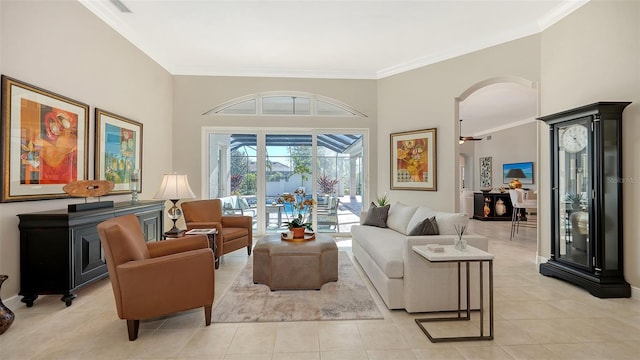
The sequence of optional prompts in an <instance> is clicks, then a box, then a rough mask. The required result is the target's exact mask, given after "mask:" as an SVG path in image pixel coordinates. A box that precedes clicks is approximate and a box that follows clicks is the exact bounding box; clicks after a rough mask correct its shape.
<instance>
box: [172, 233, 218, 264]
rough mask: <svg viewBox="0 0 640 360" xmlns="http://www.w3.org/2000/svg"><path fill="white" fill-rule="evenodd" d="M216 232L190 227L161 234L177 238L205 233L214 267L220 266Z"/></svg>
mask: <svg viewBox="0 0 640 360" xmlns="http://www.w3.org/2000/svg"><path fill="white" fill-rule="evenodd" d="M217 234H218V230H216V229H191V230H189V231H181V232H180V233H179V234H177V235H176V234H167V233H166V232H165V233H164V234H163V235H164V238H165V239H178V238H181V237H185V236H189V235H207V238H208V239H209V247H211V250H213V254H214V259H215V264H214V265H215V268H216V269H217V268H219V267H220V259H219V258H218V256H217V255H216V254H217V253H216V250H217V247H218V246H217V245H216V235H217Z"/></svg>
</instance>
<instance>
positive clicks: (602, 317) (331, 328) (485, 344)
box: [0, 220, 640, 360]
mask: <svg viewBox="0 0 640 360" xmlns="http://www.w3.org/2000/svg"><path fill="white" fill-rule="evenodd" d="M509 227H510V222H479V221H474V220H472V221H471V225H470V230H471V231H473V232H476V233H480V234H483V235H486V236H488V237H489V239H490V241H489V251H490V252H491V253H493V254H494V255H495V261H494V265H495V276H494V280H495V284H494V288H495V340H494V341H478V342H454V343H438V344H432V343H431V342H429V341H428V339H427V338H426V336H424V334H423V333H422V332H421V331H420V329H419V328H418V327H417V325H416V324H415V322H414V321H413V319H414V318H415V317H416V316H419V315H412V314H408V313H406V312H405V311H403V310H400V311H389V310H387V309H386V307H385V306H384V305H383V304H382V302H381V300H380V299H379V297H378V296H377V294H375V291H373V293H374V298H375V299H376V301H378V304H379V307H380V309H381V311H382V312H383V314H384V320H364V321H325V322H292V323H258V324H256V323H249V324H247V323H243V324H212V325H211V326H209V327H204V316H203V312H202V310H201V309H198V310H193V311H187V312H183V313H180V314H177V315H174V316H169V317H166V318H163V319H157V320H154V321H145V322H142V323H141V330H140V335H139V338H138V340H136V341H134V342H130V341H128V339H127V331H126V325H125V322H124V321H123V320H120V319H118V317H117V314H116V311H115V305H114V300H113V294H112V292H111V286H110V284H109V281H108V280H102V281H100V282H98V283H96V284H94V285H92V286H90V287H88V288H85V289H83V290H81V291H79V292H78V298H77V299H76V300H75V301H74V303H73V305H72V306H71V307H68V308H67V307H65V306H64V303H62V302H61V301H59V296H41V297H40V298H39V299H38V300H37V301H36V303H35V305H34V307H32V308H30V309H28V308H26V307H25V306H24V304H22V303H20V302H19V299H18V298H12V299H9V301H5V304H6V305H8V306H9V307H10V308H11V309H13V310H14V312H15V313H16V321H15V322H14V324H13V326H12V327H11V328H10V329H9V330H8V331H7V332H6V333H5V334H3V335H2V336H0V359H2V360H10V359H20V360H23V359H212V360H213V359H227V360H232V359H243V360H251V359H255V360H261V359H272V360H286V359H301V360H305V359H315V360H319V359H322V360H333V359H372V360H373V359H637V358H638V353H640V342H639V341H638V339H640V301H638V300H636V299H598V298H595V297H593V296H591V295H589V294H588V293H587V292H586V291H584V290H582V289H580V288H578V287H575V286H573V285H570V284H567V283H565V282H563V281H560V280H556V279H553V278H548V277H544V276H542V275H540V274H539V273H538V269H537V266H536V264H535V256H536V244H535V231H536V229H535V228H521V229H520V233H519V234H518V236H517V237H516V238H515V239H514V240H513V241H509ZM338 243H339V246H341V247H342V248H343V249H344V250H347V251H350V241H349V240H348V239H345V240H342V241H338ZM247 260H248V258H247V256H246V253H245V252H244V251H237V252H236V253H233V254H229V255H227V256H225V257H224V259H223V262H222V265H221V268H220V270H219V271H217V272H216V299H219V298H220V297H221V296H222V294H223V293H224V291H225V289H226V288H227V287H228V285H229V284H230V283H231V281H232V280H233V279H234V277H235V276H236V275H237V273H238V272H239V271H240V270H241V269H242V267H243V266H244V264H245V263H246V261H247ZM356 267H357V268H358V269H359V267H358V266H356ZM365 282H367V285H368V286H369V287H370V288H371V286H370V284H369V283H368V281H365ZM445 330H446V329H445Z"/></svg>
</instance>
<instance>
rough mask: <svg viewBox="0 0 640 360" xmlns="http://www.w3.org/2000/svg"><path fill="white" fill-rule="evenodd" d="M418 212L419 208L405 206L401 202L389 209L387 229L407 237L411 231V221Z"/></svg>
mask: <svg viewBox="0 0 640 360" xmlns="http://www.w3.org/2000/svg"><path fill="white" fill-rule="evenodd" d="M416 210H418V207H417V206H409V205H405V204H403V203H401V202H397V203H395V204H393V206H391V208H389V217H388V218H387V227H388V228H389V229H393V230H395V231H397V232H399V233H402V234H404V235H407V233H408V232H409V229H407V226H408V225H409V221H410V220H411V217H413V214H414V213H415V212H416Z"/></svg>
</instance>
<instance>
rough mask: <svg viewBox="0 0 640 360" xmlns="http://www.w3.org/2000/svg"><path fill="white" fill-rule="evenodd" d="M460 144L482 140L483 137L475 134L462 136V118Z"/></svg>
mask: <svg viewBox="0 0 640 360" xmlns="http://www.w3.org/2000/svg"><path fill="white" fill-rule="evenodd" d="M459 135H460V144H464V142H465V141H480V140H482V138H477V137H473V136H462V119H460V134H459Z"/></svg>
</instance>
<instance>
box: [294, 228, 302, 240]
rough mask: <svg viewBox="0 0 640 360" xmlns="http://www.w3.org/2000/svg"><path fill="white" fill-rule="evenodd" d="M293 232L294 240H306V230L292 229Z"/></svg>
mask: <svg viewBox="0 0 640 360" xmlns="http://www.w3.org/2000/svg"><path fill="white" fill-rule="evenodd" d="M291 231H293V238H294V239H302V238H304V228H291Z"/></svg>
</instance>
